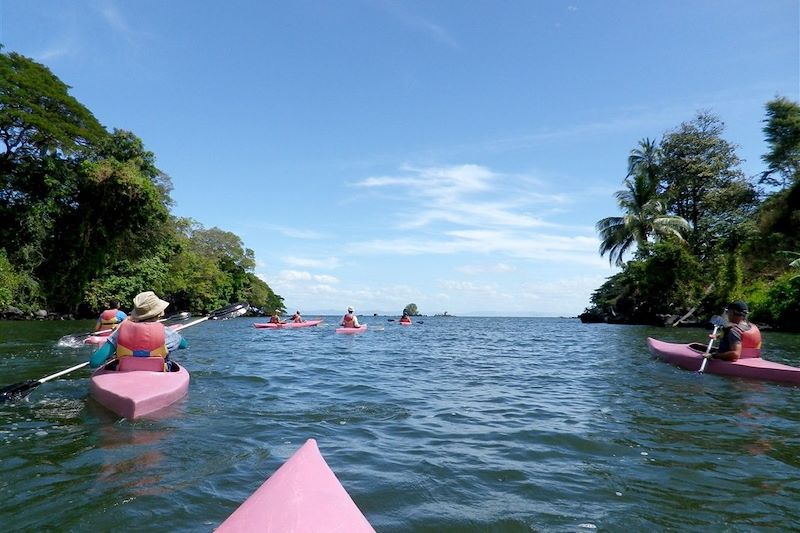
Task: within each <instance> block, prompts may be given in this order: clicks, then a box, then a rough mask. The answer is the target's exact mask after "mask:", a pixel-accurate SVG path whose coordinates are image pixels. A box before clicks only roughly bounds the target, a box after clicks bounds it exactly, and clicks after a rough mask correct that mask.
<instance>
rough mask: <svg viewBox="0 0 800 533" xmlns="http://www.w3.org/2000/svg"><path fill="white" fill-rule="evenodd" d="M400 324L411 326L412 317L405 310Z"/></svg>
mask: <svg viewBox="0 0 800 533" xmlns="http://www.w3.org/2000/svg"><path fill="white" fill-rule="evenodd" d="M400 322H402V323H403V324H411V317H410V316H408V311H406V310H405V309H403V316H401V317H400Z"/></svg>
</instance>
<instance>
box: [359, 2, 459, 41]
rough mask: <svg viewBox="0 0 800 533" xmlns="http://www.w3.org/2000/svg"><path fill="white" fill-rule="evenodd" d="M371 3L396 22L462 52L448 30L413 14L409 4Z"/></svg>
mask: <svg viewBox="0 0 800 533" xmlns="http://www.w3.org/2000/svg"><path fill="white" fill-rule="evenodd" d="M371 3H372V4H373V5H375V6H377V7H378V8H380V9H381V10H383V11H384V12H386V13H389V14H390V15H392V16H393V17H394V18H395V19H396V20H398V21H400V22H401V23H403V24H405V25H406V26H408V27H410V28H412V29H414V30H418V31H422V32H423V33H426V34H427V35H430V36H431V37H432V38H434V39H436V40H437V41H439V42H441V43H444V44H445V45H447V46H449V47H450V48H452V49H454V50H460V49H461V45H460V44H459V42H458V41H457V40H456V39H454V38H453V36H452V35H450V32H449V31H447V29H446V28H445V27H443V26H441V25H439V24H436V23H435V22H432V21H430V20H428V19H426V18H424V17H422V16H421V15H419V14H417V13H412V12H411V11H409V10H408V8H407V7H406V5H407V4H402V3H400V2H394V1H392V0H372V1H371Z"/></svg>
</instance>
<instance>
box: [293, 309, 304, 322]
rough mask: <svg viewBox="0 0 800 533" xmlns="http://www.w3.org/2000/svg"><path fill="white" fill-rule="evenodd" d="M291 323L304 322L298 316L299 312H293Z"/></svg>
mask: <svg viewBox="0 0 800 533" xmlns="http://www.w3.org/2000/svg"><path fill="white" fill-rule="evenodd" d="M292 322H305V320H303V317H302V316H301V315H300V311H299V310H297V311H295V312H294V314H293V315H292Z"/></svg>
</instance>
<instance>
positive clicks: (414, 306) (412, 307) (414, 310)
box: [403, 304, 419, 316]
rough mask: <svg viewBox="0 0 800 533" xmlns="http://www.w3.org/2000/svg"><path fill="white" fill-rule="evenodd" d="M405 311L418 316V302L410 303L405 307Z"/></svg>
mask: <svg viewBox="0 0 800 533" xmlns="http://www.w3.org/2000/svg"><path fill="white" fill-rule="evenodd" d="M403 311H405V312H407V313H408V314H409V315H411V316H417V315H418V314H419V310H418V309H417V304H408V305H407V306H405V307H404V308H403Z"/></svg>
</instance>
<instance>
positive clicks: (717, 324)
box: [700, 315, 725, 374]
mask: <svg viewBox="0 0 800 533" xmlns="http://www.w3.org/2000/svg"><path fill="white" fill-rule="evenodd" d="M711 323H712V324H714V332H713V333H711V335H709V337H710V339H709V341H708V347H707V348H706V353H705V355H704V356H703V362H702V364H701V365H700V373H701V374H702V373H703V371H704V370H705V369H706V363H708V360H709V356H708V355H709V354H710V353H711V346H712V345H713V344H714V339H716V338H717V330H718V329H719V328H721V327H722V326H724V325H725V320H724V319H723V318H722V317H721V316H719V315H714V316H712V317H711Z"/></svg>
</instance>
